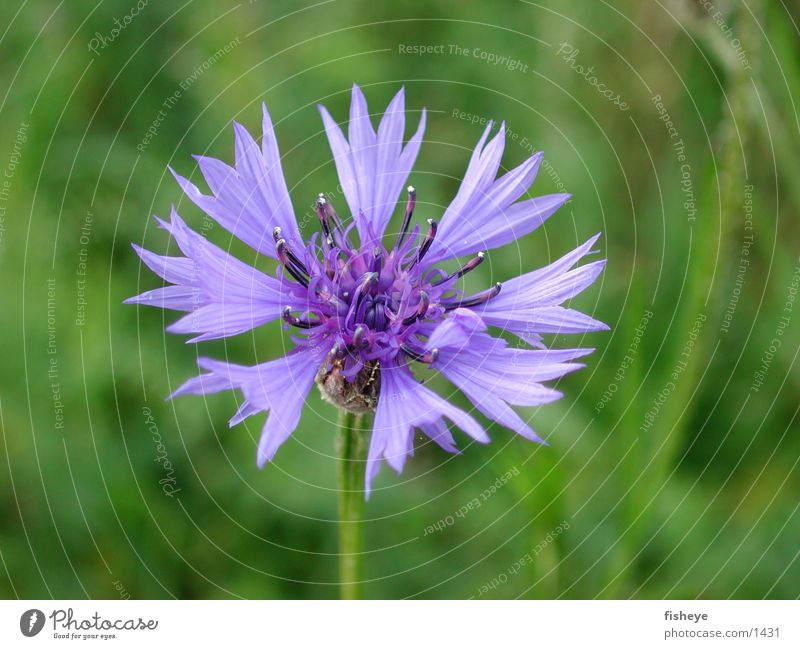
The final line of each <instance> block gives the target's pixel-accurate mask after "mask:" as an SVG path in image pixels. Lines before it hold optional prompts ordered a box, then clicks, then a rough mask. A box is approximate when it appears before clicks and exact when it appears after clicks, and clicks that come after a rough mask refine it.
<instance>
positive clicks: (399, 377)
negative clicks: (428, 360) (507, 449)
mask: <svg viewBox="0 0 800 649" xmlns="http://www.w3.org/2000/svg"><path fill="white" fill-rule="evenodd" d="M443 417H447V418H448V419H449V420H450V421H452V422H453V423H454V424H455V425H456V426H458V427H459V428H461V429H462V430H463V431H464V432H465V433H467V434H468V435H470V436H471V437H472V438H473V439H476V440H477V441H480V442H487V441H488V437H487V436H486V433H485V431H484V430H483V428H482V427H481V426H480V424H478V422H477V421H475V419H473V418H472V417H471V416H470V415H468V414H467V413H466V412H464V411H463V410H461V409H460V408H457V407H456V406H454V405H452V404H451V403H449V402H447V401H445V400H444V399H442V398H441V397H440V396H438V395H437V394H436V393H434V392H432V391H431V390H429V389H428V388H426V387H425V386H423V385H422V384H421V383H419V382H417V380H416V379H415V378H414V376H413V375H412V374H411V372H410V371H409V370H408V368H407V367H402V366H399V365H394V364H384V365H383V366H382V367H381V393H380V397H379V398H378V409H377V412H376V413H375V423H374V426H373V430H372V439H371V441H370V446H369V453H368V456H367V479H366V493H367V495H369V492H370V489H371V486H372V480H373V479H374V477H375V475H376V474H377V472H378V468H379V465H380V461H381V458H383V459H385V460H386V461H387V462H388V463H389V465H390V466H391V467H392V468H393V469H395V470H396V471H397V472H398V473H399V472H400V471H402V470H403V464H404V463H405V459H406V456H407V455H408V454H409V448H410V443H411V441H412V435H413V434H414V432H413V431H414V427H420V426H423V425H426V426H427V429H428V430H434V429H431V428H430V426H431V425H434V424H436V422H441V420H442V418H443ZM423 430H424V429H423Z"/></svg>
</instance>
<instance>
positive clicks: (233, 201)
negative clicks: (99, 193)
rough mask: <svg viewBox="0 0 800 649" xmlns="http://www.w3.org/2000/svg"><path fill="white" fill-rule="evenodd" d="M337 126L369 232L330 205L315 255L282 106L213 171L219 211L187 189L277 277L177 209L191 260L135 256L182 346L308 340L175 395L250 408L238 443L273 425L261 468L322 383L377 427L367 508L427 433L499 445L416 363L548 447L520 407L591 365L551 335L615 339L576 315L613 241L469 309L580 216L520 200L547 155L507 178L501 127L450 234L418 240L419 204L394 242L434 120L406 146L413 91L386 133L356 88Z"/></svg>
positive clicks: (557, 200)
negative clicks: (169, 312)
mask: <svg viewBox="0 0 800 649" xmlns="http://www.w3.org/2000/svg"><path fill="white" fill-rule="evenodd" d="M320 112H321V114H322V121H323V123H324V126H325V131H326V133H327V136H328V140H329V142H330V146H331V149H332V151H333V156H334V160H335V162H336V169H337V172H338V175H339V180H340V181H341V186H342V188H343V191H344V197H345V200H346V202H347V208H348V211H349V213H350V215H351V216H352V219H344V218H341V217H340V216H339V215H338V214H337V213H336V211H335V209H334V206H333V205H332V203H331V201H330V200H328V198H326V197H325V196H324V195H322V194H321V195H320V197H319V199H318V200H317V202H316V211H317V214H318V218H319V231H318V232H317V233H315V234H314V235H312V236H311V237H310V238H309V239H308V240H304V239H303V237H302V236H301V233H300V229H299V227H298V224H297V220H296V218H295V213H294V209H293V208H292V203H291V200H290V198H289V193H288V191H287V187H286V181H285V180H284V177H283V171H282V169H281V165H280V155H279V153H278V145H277V141H276V139H275V133H274V130H273V128H272V122H271V120H270V117H269V113H268V112H267V109H266V107H264V118H263V139H262V143H261V146H260V147H259V145H258V144H257V143H256V141H255V140H254V139H253V138H252V136H251V135H250V134H249V133H248V132H247V131H246V130H245V129H244V127H242V126H241V125H240V124H234V130H235V134H236V145H235V157H236V164H235V166H234V167H230V166H228V165H226V164H225V163H223V162H221V161H219V160H216V159H214V158H209V157H202V156H199V157H197V158H196V159H197V162H198V165H199V166H200V170H201V171H202V173H203V176H204V177H205V180H206V182H207V184H208V186H209V188H210V189H211V194H210V195H207V194H204V193H202V192H201V191H200V190H199V189H198V188H197V187H196V186H195V185H194V184H192V183H191V182H190V181H189V180H187V179H186V178H183V177H182V176H180V175H178V174H177V173H175V177H176V179H177V181H178V184H179V185H180V186H181V188H182V189H183V191H184V192H185V194H186V195H187V196H188V197H189V198H190V199H191V200H192V202H194V203H195V204H196V205H197V206H198V207H199V208H200V209H202V210H203V211H204V212H205V213H206V214H208V215H209V216H210V217H211V218H213V219H214V220H215V221H216V222H217V223H219V224H220V225H221V226H222V227H224V228H226V229H227V230H228V231H230V232H231V233H232V234H233V235H235V236H236V237H238V238H239V239H241V240H242V241H243V242H244V243H246V244H248V245H249V246H250V247H252V248H253V249H254V250H255V251H257V252H258V253H261V254H263V255H267V256H269V257H272V258H274V259H276V260H277V262H278V265H277V273H276V276H274V277H273V276H271V275H267V274H265V273H262V272H261V271H259V270H257V269H255V268H253V267H251V266H249V265H247V264H245V263H243V262H241V261H240V260H238V259H236V258H234V257H232V256H231V255H229V254H228V253H226V252H225V251H223V250H221V249H220V248H218V247H217V246H215V245H214V244H212V243H210V242H209V241H208V240H206V239H205V237H203V236H201V235H199V234H197V233H196V232H194V231H193V230H191V229H190V228H189V227H188V226H187V225H186V224H185V223H184V222H183V220H182V219H181V218H180V217H179V216H178V214H177V213H176V211H175V210H174V209H173V210H172V214H171V216H170V220H169V222H166V221H162V220H160V219H159V220H158V223H159V225H160V226H161V227H162V228H164V229H165V230H166V231H167V232H169V233H170V234H171V235H172V237H173V238H174V240H175V241H176V243H177V245H178V248H179V249H180V251H181V253H182V255H183V256H180V257H164V256H160V255H156V254H154V253H152V252H150V251H147V250H144V249H142V248H139V247H138V246H134V248H135V249H136V252H137V253H138V254H139V255H140V257H141V258H142V261H143V262H144V263H145V264H146V265H147V266H148V267H149V268H150V269H151V270H152V271H154V272H155V273H156V274H158V275H159V276H161V277H162V278H163V279H164V280H166V281H167V282H168V284H169V285H168V286H165V287H163V288H157V289H154V290H150V291H147V292H145V293H142V294H141V295H139V296H137V297H134V298H130V299H129V300H127V302H129V303H136V304H147V305H151V306H158V307H161V308H164V309H174V310H177V311H184V312H186V315H184V316H183V317H182V318H180V319H179V320H178V321H177V322H175V323H174V324H172V325H170V326H169V327H168V331H170V332H173V333H181V334H193V335H194V337H193V338H192V339H191V341H190V342H200V341H204V340H212V339H216V338H223V337H228V336H235V335H237V334H241V333H244V332H246V331H249V330H252V329H254V328H256V327H260V326H262V325H265V324H267V323H269V322H271V321H273V320H282V321H283V323H284V326H285V327H287V328H291V329H293V330H294V331H295V332H296V335H295V336H293V341H294V344H295V347H294V349H293V350H292V351H291V352H290V353H289V354H287V355H286V356H285V357H283V358H279V359H276V360H273V361H269V362H267V363H262V364H260V365H255V366H252V367H248V366H242V365H233V364H230V363H226V362H222V361H217V360H212V359H207V358H201V359H199V361H198V363H199V365H200V367H201V368H202V369H203V370H205V373H203V374H201V375H200V376H198V377H195V378H192V379H190V380H189V381H187V382H186V383H185V384H184V385H182V386H181V387H180V388H178V390H177V391H176V392H175V393H174V395H173V396H176V395H180V394H188V393H191V394H209V393H212V392H218V391H221V390H233V389H238V390H241V392H242V394H243V396H244V400H243V402H242V405H241V407H240V408H239V410H238V412H236V414H235V415H234V416H233V418H232V419H231V422H230V423H231V425H232V426H233V425H235V424H237V423H239V422H241V421H242V420H244V419H245V418H247V417H250V416H252V415H255V414H258V413H262V412H267V413H269V415H268V417H267V420H266V423H265V425H264V428H263V431H262V434H261V439H260V442H259V445H258V465H259V466H263V465H264V464H265V463H266V462H267V461H269V460H271V459H272V458H273V457H274V455H275V453H276V451H277V450H278V448H279V447H280V446H281V444H283V442H284V441H286V439H287V438H288V437H289V435H291V433H292V432H293V431H294V429H295V428H296V427H297V424H298V421H299V419H300V415H301V411H302V408H303V405H304V403H305V401H306V398H307V397H308V394H309V392H310V391H311V390H312V388H313V386H314V384H315V383H316V384H317V385H318V386H319V388H320V390H321V392H322V394H323V397H324V398H326V399H327V400H328V401H330V402H332V403H334V404H335V405H336V406H337V407H339V408H342V409H344V410H349V411H351V412H354V413H366V412H372V411H374V412H375V417H374V425H373V429H372V435H371V440H370V445H369V452H368V460H367V468H366V471H367V476H366V484H367V493H369V489H370V486H371V483H372V480H373V478H374V476H375V474H376V473H377V471H378V468H379V465H380V462H381V460H382V459H385V460H386V461H387V462H388V463H389V465H390V466H391V467H393V468H394V469H395V470H396V471H397V472H398V473H399V472H400V471H402V469H403V465H404V463H405V460H406V457H407V456H408V455H410V454H411V453H412V451H413V439H414V431H415V430H416V429H419V430H420V431H422V433H424V434H425V435H427V436H428V437H429V438H430V439H431V440H432V441H434V442H435V443H436V444H438V445H439V446H441V447H442V448H443V449H445V450H446V451H449V452H456V445H455V440H454V438H453V436H452V434H451V432H450V430H449V427H448V424H447V422H446V420H449V421H450V422H452V423H453V424H455V425H456V426H457V427H458V428H460V429H461V430H463V431H464V432H465V433H466V434H467V435H469V436H470V437H472V438H473V439H475V440H477V441H479V442H487V441H488V437H487V435H486V432H485V431H484V429H483V426H482V425H481V424H480V423H479V422H478V421H477V420H476V419H475V418H474V417H473V416H472V415H470V414H469V413H467V412H465V411H464V410H462V409H461V408H458V407H457V406H455V405H453V404H451V403H449V402H448V401H447V400H446V399H444V398H442V397H441V396H439V395H437V394H436V393H435V392H433V391H432V390H430V389H429V388H428V387H426V386H425V385H423V384H422V383H420V382H419V381H418V380H417V379H415V377H414V374H413V371H412V368H413V366H414V365H415V364H419V363H421V364H425V365H428V366H429V367H430V368H431V369H433V370H435V371H437V372H439V373H441V374H442V375H443V376H444V377H446V378H447V379H448V380H449V381H450V382H452V383H453V385H455V386H456V387H457V388H458V389H459V390H461V391H462V392H463V393H464V394H465V395H466V396H467V397H468V398H469V399H470V401H471V402H472V403H473V404H474V406H475V409H476V410H477V411H479V412H480V413H482V414H483V415H484V416H486V417H487V418H489V419H491V420H493V421H496V422H498V423H499V424H501V425H503V426H505V427H507V428H510V429H511V430H514V431H515V432H517V433H518V434H519V435H522V436H523V437H525V438H527V439H530V440H533V441H536V442H541V439H540V438H539V437H538V436H537V434H536V433H535V432H534V431H533V430H532V429H531V427H530V426H529V425H528V423H526V422H525V421H524V420H523V419H522V418H521V417H520V416H519V415H518V414H517V413H516V412H515V411H514V410H513V408H512V407H511V406H536V405H540V404H544V403H548V402H551V401H554V400H556V399H558V398H560V397H561V396H562V395H561V394H560V393H559V392H557V391H556V390H554V389H552V388H550V387H547V386H545V385H544V382H546V381H549V380H553V379H557V378H559V377H561V376H563V375H564V374H566V373H568V372H571V371H573V370H575V369H578V368H579V367H582V365H581V364H579V363H576V362H575V360H576V359H578V358H580V357H582V356H585V355H586V354H588V353H590V352H591V351H592V350H591V349H547V348H545V346H544V344H543V341H542V338H541V334H549V333H561V334H564V333H582V332H587V331H596V330H601V329H607V327H606V326H605V325H604V324H603V323H601V322H598V321H597V320H594V319H593V318H591V317H589V316H587V315H584V314H583V313H580V312H578V311H575V310H572V309H569V308H565V307H563V306H560V305H561V304H562V303H563V302H565V301H566V300H569V299H570V298H572V297H573V296H575V295H577V294H578V293H580V292H581V291H582V290H583V289H585V288H586V287H587V286H589V285H590V284H591V283H592V282H593V281H594V280H595V279H596V278H597V276H598V275H599V274H600V272H601V271H602V269H603V266H604V263H605V262H604V261H593V262H591V263H587V264H584V265H582V266H576V265H577V264H578V262H579V261H580V260H581V259H582V258H583V257H584V256H586V255H588V254H590V252H592V246H593V245H594V243H595V242H596V241H597V239H598V237H599V235H596V236H594V237H592V238H591V239H589V240H588V241H587V242H586V243H584V244H583V245H581V246H580V247H578V248H577V249H576V250H574V251H572V252H570V253H568V254H567V255H565V256H563V257H562V258H561V259H559V260H557V261H555V262H553V263H551V264H550V265H548V266H545V267H544V268H541V269H538V270H534V271H531V272H529V273H526V274H524V275H521V276H519V277H516V278H514V279H510V280H509V281H506V282H504V283H502V284H500V283H497V284H495V285H494V286H490V287H488V288H486V290H484V291H481V292H478V293H476V294H472V295H468V294H465V293H464V291H463V290H462V289H461V288H460V286H461V278H462V277H463V276H464V275H465V274H466V273H468V272H470V271H471V270H473V269H474V268H475V267H477V266H478V265H479V264H480V263H481V262H482V261H483V260H484V259H485V258H486V254H487V251H489V250H491V249H494V248H498V247H501V246H504V245H506V244H509V243H512V242H514V241H516V240H517V239H518V238H520V237H522V236H523V235H526V234H528V233H529V232H531V231H533V230H535V229H536V228H537V227H538V226H539V225H541V224H542V223H543V222H544V221H545V220H546V219H547V218H548V217H550V215H551V214H553V213H554V212H555V211H556V210H557V209H558V208H559V207H560V206H561V205H563V204H564V203H565V202H566V201H567V200H568V199H569V197H570V196H569V194H551V195H547V196H540V197H537V198H530V199H526V200H519V199H520V198H521V197H522V196H523V194H525V192H526V191H527V190H528V188H529V187H530V186H531V184H532V183H533V181H534V179H535V177H536V174H537V171H538V170H539V167H540V165H541V162H542V154H541V153H537V154H536V155H533V156H531V157H530V158H528V159H527V160H525V162H523V163H522V164H521V165H519V166H518V167H516V168H514V169H512V170H510V171H508V172H507V173H504V174H503V175H502V176H500V177H497V173H498V170H499V168H500V160H501V157H502V154H503V148H504V144H505V125H501V126H500V128H499V132H498V133H497V134H496V135H494V137H492V138H491V139H490V140H488V138H489V134H490V131H491V130H492V124H489V125H488V126H487V127H486V130H485V131H484V133H483V135H482V136H481V138H480V140H479V141H478V144H477V146H476V148H475V150H474V152H473V153H472V157H471V159H470V161H469V165H468V167H467V171H466V173H465V175H464V178H463V180H462V182H461V186H460V188H459V190H458V193H457V194H456V196H455V198H454V199H453V201H452V202H451V203H450V205H449V206H448V207H447V209H446V210H445V212H444V214H443V215H442V216H441V218H440V219H439V220H438V221H434V220H432V219H430V220H428V222H427V225H426V226H425V227H424V228H423V229H421V228H420V227H419V226H418V225H414V226H413V227H412V217H413V213H414V209H415V203H416V192H415V190H414V188H413V187H408V188H407V190H406V196H405V210H404V214H403V221H402V225H401V227H400V228H399V231H397V232H396V233H394V234H391V236H390V233H387V232H386V229H387V227H388V225H389V222H390V220H391V218H392V215H393V214H394V212H395V210H396V208H397V203H398V200H400V198H401V194H403V188H404V186H405V184H406V182H407V181H408V177H409V174H410V173H411V169H412V167H413V165H414V161H415V159H416V157H417V153H418V152H419V148H420V144H421V143H422V138H423V132H424V129H425V111H424V110H423V111H422V114H421V118H420V121H419V125H418V127H417V129H416V132H415V133H414V135H413V136H412V137H411V138H410V139H409V140H408V141H407V142H406V143H404V141H403V139H404V132H405V110H404V92H403V90H402V89H401V90H400V92H398V93H397V95H396V96H395V97H394V99H392V101H391V103H390V104H389V106H388V108H387V109H386V112H385V113H384V115H383V117H382V119H381V121H380V124H379V126H378V130H377V131H375V129H374V128H373V125H372V123H371V120H370V116H369V112H368V109H367V103H366V100H365V98H364V95H363V93H362V92H361V90H360V89H359V88H358V86H354V87H353V96H352V103H351V107H350V121H349V125H348V134H347V137H345V135H344V133H343V132H342V130H341V129H340V128H339V126H338V125H337V124H336V122H335V121H334V120H333V118H332V117H331V116H330V114H329V113H328V111H327V110H325V108H323V107H320ZM487 140H488V143H487ZM173 173H174V172H173ZM457 257H461V258H467V261H465V262H463V263H462V265H461V266H460V269H459V270H457V271H456V272H449V273H448V272H446V271H444V270H442V269H441V267H440V264H441V262H445V261H448V260H451V259H454V258H457ZM493 329H496V330H499V331H500V332H508V333H510V334H513V335H515V336H517V337H518V338H519V339H520V340H521V342H520V345H519V346H510V345H509V344H508V343H507V342H506V340H504V339H503V338H499V337H497V336H496V335H493V334H492V333H491V332H492V330H493Z"/></svg>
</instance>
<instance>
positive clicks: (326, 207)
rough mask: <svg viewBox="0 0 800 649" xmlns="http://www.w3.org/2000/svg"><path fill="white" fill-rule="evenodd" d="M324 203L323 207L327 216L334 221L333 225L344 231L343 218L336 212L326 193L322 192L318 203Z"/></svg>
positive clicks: (341, 231)
mask: <svg viewBox="0 0 800 649" xmlns="http://www.w3.org/2000/svg"><path fill="white" fill-rule="evenodd" d="M320 204H322V207H323V208H324V210H325V217H326V218H328V219H330V220H331V221H333V226H334V227H335V228H336V229H337V230H338V231H339V232H340V233H344V224H343V223H342V219H340V218H339V215H338V214H337V213H336V210H335V209H333V205H331V202H330V201H329V200H328V199H327V198H325V194H322V193H320V195H319V198H318V199H317V205H320Z"/></svg>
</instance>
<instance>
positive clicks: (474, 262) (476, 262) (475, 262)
mask: <svg viewBox="0 0 800 649" xmlns="http://www.w3.org/2000/svg"><path fill="white" fill-rule="evenodd" d="M484 259H486V254H485V253H483V252H479V253H478V254H477V256H475V257H473V258H472V259H470V260H469V261H468V262H467V263H466V264H464V265H463V266H462V267H461V268H460V269H459V270H458V271H457V272H455V273H453V274H452V275H445V276H444V277H442V279H440V280H438V281H436V282H434V283H433V286H439V284H444V283H445V282H447V281H449V280H451V279H459V278H460V277H464V275H466V274H467V273H468V272H470V271H471V270H475V269H476V268H477V267H478V266H480V265H481V263H483V260H484Z"/></svg>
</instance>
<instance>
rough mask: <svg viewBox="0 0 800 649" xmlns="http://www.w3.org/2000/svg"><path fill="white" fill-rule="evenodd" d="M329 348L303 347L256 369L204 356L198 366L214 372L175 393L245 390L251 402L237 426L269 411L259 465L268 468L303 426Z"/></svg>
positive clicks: (237, 417) (241, 412)
mask: <svg viewBox="0 0 800 649" xmlns="http://www.w3.org/2000/svg"><path fill="white" fill-rule="evenodd" d="M329 351H330V347H329V346H324V345H318V346H310V347H298V348H296V349H295V350H294V351H293V352H292V353H291V354H289V355H288V356H284V357H283V358H279V359H277V360H274V361H269V362H267V363H262V364H260V365H255V366H253V367H246V366H242V365H233V364H229V363H224V362H222V361H215V360H211V359H207V358H201V359H199V360H198V364H199V365H200V367H201V368H203V369H205V370H208V371H209V374H203V375H201V376H198V377H195V378H193V379H190V380H189V381H187V382H186V383H185V384H183V385H182V386H181V387H180V388H178V389H177V390H176V391H175V392H174V393H173V395H172V396H173V397H175V396H178V395H181V394H189V393H191V394H209V393H212V392H219V391H221V390H234V389H238V390H241V391H242V393H243V395H244V399H245V400H244V403H243V404H242V406H241V407H240V408H239V412H238V413H237V414H236V415H235V416H234V418H233V419H232V420H231V425H234V424H236V423H239V422H240V421H242V419H244V417H245V416H251V415H254V414H256V413H259V412H269V416H268V417H267V421H266V423H265V424H264V428H263V430H262V432H261V439H260V441H259V444H258V454H257V457H258V466H259V467H263V466H264V464H265V463H266V462H267V461H269V460H272V458H273V457H274V456H275V452H276V451H277V450H278V448H279V447H280V446H281V444H283V442H285V441H286V439H288V437H289V435H291V434H292V432H293V431H294V430H295V428H297V424H298V422H299V421H300V415H301V413H302V410H303V404H304V403H305V401H306V398H307V397H308V393H309V392H310V390H311V387H312V386H313V384H314V377H315V376H316V373H317V371H318V370H319V367H320V365H321V364H322V362H323V360H324V358H325V356H326V354H327V353H328V352H329Z"/></svg>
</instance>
